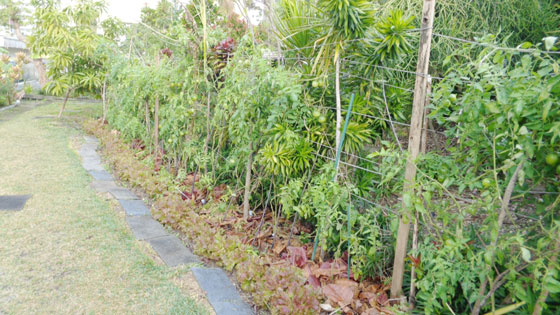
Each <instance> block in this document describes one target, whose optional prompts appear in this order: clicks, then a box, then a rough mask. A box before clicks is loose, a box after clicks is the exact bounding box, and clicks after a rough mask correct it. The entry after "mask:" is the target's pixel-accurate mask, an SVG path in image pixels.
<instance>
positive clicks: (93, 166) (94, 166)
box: [82, 159, 105, 172]
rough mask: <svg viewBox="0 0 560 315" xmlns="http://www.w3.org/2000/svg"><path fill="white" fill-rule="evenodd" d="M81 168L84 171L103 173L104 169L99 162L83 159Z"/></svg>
mask: <svg viewBox="0 0 560 315" xmlns="http://www.w3.org/2000/svg"><path fill="white" fill-rule="evenodd" d="M82 166H83V167H84V169H85V170H86V171H99V172H102V171H105V168H103V166H102V165H101V161H97V160H95V159H84V160H83V162H82Z"/></svg>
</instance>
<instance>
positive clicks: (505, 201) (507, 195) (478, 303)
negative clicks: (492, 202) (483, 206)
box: [472, 161, 524, 315]
mask: <svg viewBox="0 0 560 315" xmlns="http://www.w3.org/2000/svg"><path fill="white" fill-rule="evenodd" d="M523 164H524V161H521V162H520V163H519V165H517V168H516V169H515V172H514V173H513V175H512V176H511V179H510V180H509V183H508V185H507V187H506V190H505V192H504V198H503V199H502V207H501V209H500V214H499V215H498V226H497V229H498V233H497V235H496V236H495V237H494V239H493V240H492V243H491V244H490V246H489V247H488V249H489V250H490V257H491V258H490V263H489V264H488V266H487V268H486V271H487V272H490V271H491V269H492V265H494V258H495V254H496V253H495V250H494V249H495V248H496V245H497V244H498V238H499V237H500V231H501V229H502V225H503V224H504V220H505V218H506V214H507V212H508V207H509V201H510V199H511V194H512V193H513V188H515V182H516V181H517V176H518V175H519V172H520V171H521V169H522V168H523ZM487 285H488V275H487V277H486V279H485V280H484V281H483V282H482V284H481V285H480V289H479V291H478V299H477V300H476V303H475V304H474V308H473V311H472V315H478V314H479V313H480V310H481V309H482V307H483V306H484V305H483V304H482V298H483V297H484V293H485V292H486V286H487Z"/></svg>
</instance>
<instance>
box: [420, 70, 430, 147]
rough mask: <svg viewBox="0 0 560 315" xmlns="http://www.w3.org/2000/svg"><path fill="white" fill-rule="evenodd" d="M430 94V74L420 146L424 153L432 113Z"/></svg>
mask: <svg viewBox="0 0 560 315" xmlns="http://www.w3.org/2000/svg"><path fill="white" fill-rule="evenodd" d="M430 94H432V77H431V76H428V83H427V86H426V101H425V102H424V122H423V123H422V142H421V143H422V144H421V147H420V152H421V153H422V154H424V153H426V148H427V147H428V115H429V114H430V109H428V106H430Z"/></svg>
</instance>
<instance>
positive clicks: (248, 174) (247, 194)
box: [243, 140, 253, 220]
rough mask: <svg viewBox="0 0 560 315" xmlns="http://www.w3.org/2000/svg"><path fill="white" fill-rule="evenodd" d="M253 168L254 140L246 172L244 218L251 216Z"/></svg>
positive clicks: (250, 145) (251, 144)
mask: <svg viewBox="0 0 560 315" xmlns="http://www.w3.org/2000/svg"><path fill="white" fill-rule="evenodd" d="M252 168H253V141H252V140H251V142H249V157H248V158H247V170H246V172H245V196H244V197H243V218H244V219H245V220H247V219H248V218H249V197H251V169H252Z"/></svg>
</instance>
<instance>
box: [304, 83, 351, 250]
mask: <svg viewBox="0 0 560 315" xmlns="http://www.w3.org/2000/svg"><path fill="white" fill-rule="evenodd" d="M354 97H355V94H354V93H352V97H351V98H350V105H348V111H347V112H346V121H345V122H344V129H342V135H341V136H340V144H339V145H338V148H337V150H336V158H335V160H334V169H335V173H334V178H333V181H334V182H336V178H337V176H338V165H339V163H340V154H341V152H342V148H343V146H344V137H345V136H346V130H347V129H348V123H349V122H350V115H352V106H353V105H354ZM319 234H321V224H319V227H318V228H317V234H316V235H315V242H314V244H313V254H312V255H311V260H312V261H313V260H315V253H316V252H317V244H319Z"/></svg>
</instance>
